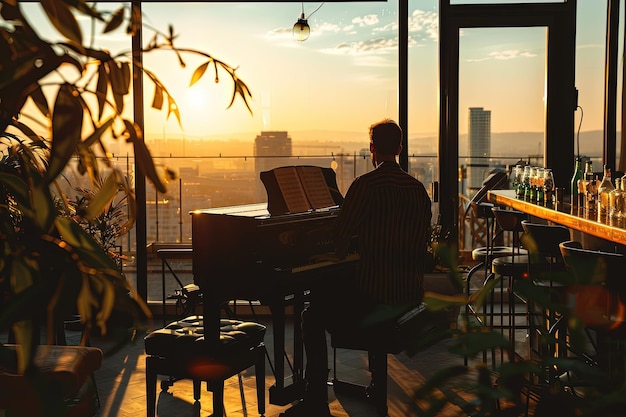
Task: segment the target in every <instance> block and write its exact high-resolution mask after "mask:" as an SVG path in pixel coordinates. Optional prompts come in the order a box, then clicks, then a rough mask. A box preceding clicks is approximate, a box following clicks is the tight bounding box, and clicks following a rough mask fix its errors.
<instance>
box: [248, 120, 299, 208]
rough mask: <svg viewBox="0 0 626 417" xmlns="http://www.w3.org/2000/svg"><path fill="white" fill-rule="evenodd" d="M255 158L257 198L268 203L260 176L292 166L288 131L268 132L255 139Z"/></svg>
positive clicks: (291, 151)
mask: <svg viewBox="0 0 626 417" xmlns="http://www.w3.org/2000/svg"><path fill="white" fill-rule="evenodd" d="M254 156H255V158H254V172H255V175H256V181H257V187H256V190H257V192H256V198H257V199H258V200H259V201H267V196H266V193H265V187H264V186H263V184H262V183H261V180H260V174H261V172H262V171H269V170H270V169H272V168H276V167H279V166H284V165H290V163H289V160H290V159H291V157H292V156H293V148H292V144H291V136H289V133H288V132H287V131H278V130H268V131H264V132H261V134H260V135H257V136H256V138H255V139H254Z"/></svg>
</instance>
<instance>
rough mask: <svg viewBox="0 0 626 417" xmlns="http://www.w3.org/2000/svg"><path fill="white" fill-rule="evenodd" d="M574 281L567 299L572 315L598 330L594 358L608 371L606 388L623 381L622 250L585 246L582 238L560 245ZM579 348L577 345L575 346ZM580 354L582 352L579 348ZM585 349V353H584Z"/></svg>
mask: <svg viewBox="0 0 626 417" xmlns="http://www.w3.org/2000/svg"><path fill="white" fill-rule="evenodd" d="M559 247H560V250H561V254H562V255H563V259H564V261H565V265H566V267H567V270H568V271H569V272H570V273H571V274H572V280H573V283H572V284H571V285H569V287H568V289H567V302H568V307H569V311H570V314H571V315H572V316H573V317H572V318H573V319H576V320H579V321H581V322H582V323H583V324H584V326H585V328H586V329H587V330H589V331H590V332H592V333H594V334H595V341H594V340H590V341H591V342H592V346H593V348H594V350H595V353H592V354H591V355H592V357H591V360H589V358H587V357H586V356H585V357H584V359H587V360H586V362H587V363H590V364H596V365H598V366H599V367H600V369H602V370H603V371H605V372H606V374H607V375H608V378H606V388H607V389H614V388H615V387H619V386H621V385H622V384H623V382H624V365H625V364H624V343H625V342H626V334H625V333H624V330H625V329H624V328H623V327H624V321H625V319H624V313H625V310H626V306H625V304H624V300H625V299H626V283H624V281H623V275H624V270H625V268H626V258H625V257H624V255H622V254H619V253H611V252H603V251H595V250H588V249H583V248H582V245H581V244H580V243H579V242H575V241H567V242H563V243H561V244H560V245H559ZM574 348H577V346H574ZM575 353H577V354H578V355H579V356H580V352H579V351H578V349H576V352H575ZM584 355H586V353H583V356H584Z"/></svg>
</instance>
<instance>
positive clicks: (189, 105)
mask: <svg viewBox="0 0 626 417" xmlns="http://www.w3.org/2000/svg"><path fill="white" fill-rule="evenodd" d="M185 104H186V106H185V108H186V109H187V110H189V111H190V112H191V113H197V112H202V111H206V110H208V108H209V97H208V94H207V93H206V91H203V90H202V89H201V88H194V87H190V88H188V89H187V91H186V93H185Z"/></svg>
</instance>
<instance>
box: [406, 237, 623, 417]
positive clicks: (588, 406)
mask: <svg viewBox="0 0 626 417" xmlns="http://www.w3.org/2000/svg"><path fill="white" fill-rule="evenodd" d="M529 246H532V245H529ZM437 252H438V254H439V257H440V259H441V260H442V262H443V264H444V265H446V267H447V269H448V270H449V273H448V278H449V279H450V280H451V281H452V282H453V283H455V285H462V283H463V280H464V277H462V276H461V275H460V273H459V268H458V267H457V265H456V258H455V256H454V251H452V250H450V248H449V247H448V246H446V245H445V244H440V245H438V247H437ZM598 267H601V266H598V265H586V266H585V268H589V269H590V270H597V268H598ZM543 278H544V279H550V280H552V282H553V283H554V284H555V285H556V286H559V285H561V290H563V288H566V289H567V291H572V290H574V291H576V292H580V291H583V292H584V291H587V292H589V291H591V290H593V289H594V287H593V285H594V283H591V282H584V283H583V282H577V281H576V280H575V279H574V277H573V276H572V274H571V273H570V272H560V273H548V274H547V275H545V276H544V277H543ZM496 285H499V280H498V279H496V280H492V281H491V282H490V283H489V284H487V285H485V286H484V287H482V288H480V289H479V290H478V291H477V292H476V293H473V294H472V295H471V296H469V297H468V296H467V295H461V296H452V297H451V296H444V295H441V294H433V293H427V294H426V297H425V301H426V303H427V305H428V306H429V308H430V309H432V310H435V311H438V310H443V309H447V308H450V307H461V311H465V309H464V307H465V305H466V304H467V303H471V304H472V305H474V306H476V307H477V308H479V309H480V307H481V306H482V304H483V303H485V302H486V301H487V300H488V299H489V298H488V294H489V293H490V292H491V290H492V289H493V288H494V286H496ZM595 285H596V286H597V283H595ZM513 291H515V293H516V294H518V295H519V296H521V297H523V298H524V299H526V300H532V302H533V304H534V306H535V308H537V309H539V310H542V311H546V310H551V311H558V312H560V313H561V314H563V315H564V316H565V317H567V318H568V320H562V322H560V324H561V327H560V328H559V329H560V331H562V332H567V336H568V337H567V344H566V347H567V355H566V356H562V357H555V356H551V355H548V354H544V355H543V356H541V357H540V358H537V357H533V358H530V357H528V358H520V357H515V358H514V355H515V353H514V352H513V347H512V346H511V345H510V341H509V339H508V337H505V336H506V335H503V334H502V333H501V332H500V331H499V330H497V329H490V328H489V327H487V326H484V325H483V324H481V323H480V322H478V321H476V320H474V319H472V317H470V315H469V314H463V315H462V316H461V317H462V319H461V320H460V326H459V327H458V328H451V329H445V330H443V331H441V332H440V333H439V334H438V335H432V336H431V338H430V339H429V340H421V341H420V343H419V344H418V343H416V344H415V345H414V346H413V348H412V350H411V351H410V352H409V353H411V354H415V353H417V352H418V351H420V350H421V349H423V348H424V347H426V346H429V345H432V344H433V343H434V342H438V341H440V340H442V339H444V338H445V339H447V340H448V341H449V345H448V346H449V351H450V352H451V353H452V354H454V355H457V356H458V357H460V358H467V359H468V361H467V365H452V366H450V367H447V368H444V369H441V370H439V371H438V372H437V373H436V374H435V375H433V376H432V377H431V378H429V379H428V380H427V381H426V383H425V384H423V385H422V386H420V387H419V388H417V389H416V390H415V399H416V403H417V404H419V405H416V406H415V407H414V408H415V409H414V410H413V411H414V412H415V413H416V414H417V415H419V416H424V417H425V416H437V415H439V414H440V413H441V412H442V411H443V410H444V408H445V407H448V406H449V405H450V400H449V398H451V397H446V396H445V395H442V392H450V390H451V391H453V392H465V393H468V394H469V398H468V397H467V396H466V397H463V396H459V395H454V398H455V401H454V405H455V406H456V407H459V408H460V410H459V412H458V415H459V416H481V417H482V416H485V417H486V416H490V417H508V416H515V417H517V416H523V415H528V414H526V413H527V412H528V404H529V402H528V401H527V400H528V396H529V395H531V396H532V397H534V398H535V400H536V403H535V405H534V408H533V410H532V411H531V414H530V415H534V416H535V417H552V416H556V415H558V416H562V417H574V416H576V417H579V416H594V417H604V416H607V417H608V416H623V415H625V413H624V405H626V404H625V403H626V400H624V398H626V395H625V394H626V385H625V384H624V382H625V381H624V374H623V373H624V369H623V368H624V365H625V358H624V352H625V347H626V346H624V343H625V342H624V341H625V340H626V338H625V337H624V334H623V332H624V329H621V328H619V327H617V326H619V325H622V326H623V319H624V318H623V317H617V320H618V321H617V322H613V323H605V325H604V327H600V328H598V327H597V325H596V324H597V321H595V320H594V318H593V317H591V316H590V315H589V313H588V311H586V309H585V308H582V309H581V308H580V306H577V305H576V304H574V305H568V304H567V302H566V301H567V300H564V299H563V298H562V297H555V293H554V291H555V289H554V287H550V286H545V285H535V284H533V282H532V281H530V280H516V281H515V283H514V288H513ZM583 307H584V306H583ZM589 320H592V321H591V322H590V321H589ZM590 326H591V327H594V326H595V328H596V329H597V330H596V332H597V334H599V335H601V334H605V335H609V338H608V341H609V343H610V344H612V349H613V351H614V352H617V355H616V356H612V357H611V361H612V362H611V366H612V369H611V372H612V373H613V376H612V378H613V379H611V377H610V376H609V374H608V369H607V368H606V367H604V368H603V367H602V366H599V364H598V358H601V359H605V360H608V358H606V357H605V358H602V355H606V352H600V353H598V352H589V346H590V343H589V342H590V339H589V334H590V333H589V328H590ZM554 330H555V329H552V331H547V330H542V331H541V334H540V336H539V341H540V343H542V344H543V345H544V346H547V345H549V344H554V343H556V342H559V339H557V337H558V334H557V333H554ZM560 342H561V343H562V342H563V341H562V339H561V340H560ZM485 351H487V352H491V354H494V353H495V354H496V355H499V353H500V352H502V354H503V358H504V360H503V361H502V363H500V364H499V365H497V366H496V368H495V369H489V365H490V364H485V363H484V362H483V360H482V353H483V352H485ZM513 358H514V359H515V360H509V359H513ZM463 398H465V400H463ZM446 415H450V410H449V409H446Z"/></svg>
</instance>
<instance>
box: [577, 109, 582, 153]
mask: <svg viewBox="0 0 626 417" xmlns="http://www.w3.org/2000/svg"><path fill="white" fill-rule="evenodd" d="M578 108H579V109H580V122H578V131H577V132H576V156H578V159H580V128H581V127H582V125H583V108H582V107H581V106H578Z"/></svg>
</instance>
